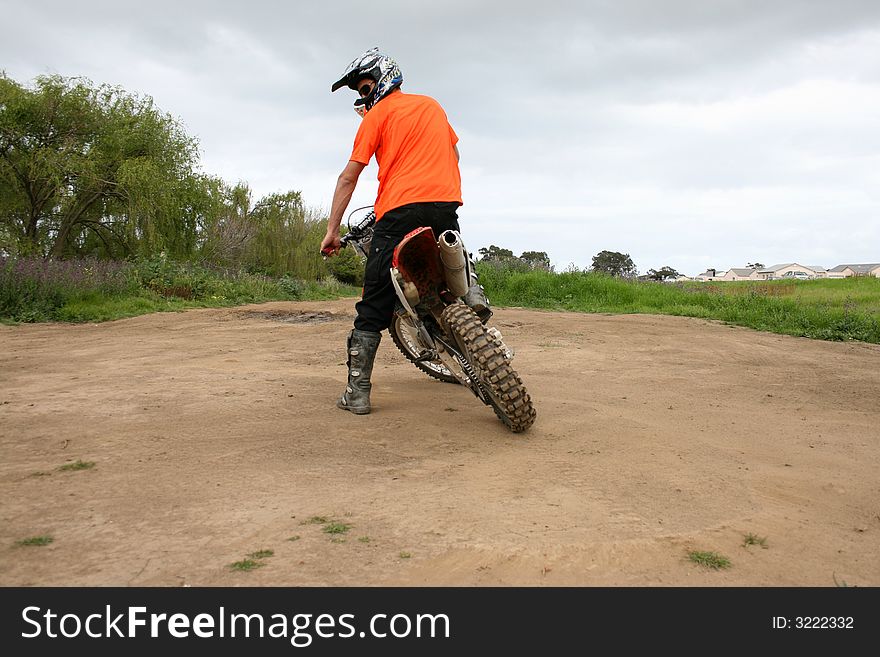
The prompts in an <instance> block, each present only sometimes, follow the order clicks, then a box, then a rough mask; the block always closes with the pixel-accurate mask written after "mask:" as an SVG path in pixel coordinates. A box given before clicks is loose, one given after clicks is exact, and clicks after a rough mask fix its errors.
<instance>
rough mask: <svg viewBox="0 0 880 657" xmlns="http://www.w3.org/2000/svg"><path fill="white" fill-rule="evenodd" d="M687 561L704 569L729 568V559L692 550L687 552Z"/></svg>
mask: <svg viewBox="0 0 880 657" xmlns="http://www.w3.org/2000/svg"><path fill="white" fill-rule="evenodd" d="M688 559H689V560H690V561H692V562H693V563H695V564H697V565H700V566H703V567H704V568H711V569H713V570H720V569H722V568H730V559H728V558H727V557H725V556H722V555H720V554H718V553H717V552H703V551H700V550H692V551H690V552H688Z"/></svg>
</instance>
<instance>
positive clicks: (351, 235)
mask: <svg viewBox="0 0 880 657" xmlns="http://www.w3.org/2000/svg"><path fill="white" fill-rule="evenodd" d="M367 208H369V209H370V211H369V212H368V213H367V214H366V216H364V218H363V219H361V220H360V221H359V222H358V223H357V224H355V225H354V226H352V225H351V217H352V215H354V213H355V212H358V211H359V210H366V209H367ZM375 223H376V213H375V212H374V211H373V206H371V205H366V206H364V207H362V208H357V209H355V210H352V211H351V213H350V214H349V215H348V232H347V233H346V234H345V235H343V236H342V237H341V238H340V239H339V248H338V249H334V248H333V247H328V248H326V249H321V255H322V256H323V257H324V259H325V260H326V259H327V258H328V257H329V256H331V255H333V254H334V253H338V252H339V251H341V250H342V249H344V248H345V247H346V245H348V244H349V243H350V242H354V243H355V249H357V250H358V251H359V252H360V251H361V247H362V243H363V242H368V241H369V240H370V239H371V238H372V234H373V225H374V224H375ZM364 255H365V253H364Z"/></svg>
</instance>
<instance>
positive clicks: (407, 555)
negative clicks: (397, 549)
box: [397, 552, 412, 559]
mask: <svg viewBox="0 0 880 657" xmlns="http://www.w3.org/2000/svg"><path fill="white" fill-rule="evenodd" d="M397 556H398V557H400V558H401V559H411V558H412V553H410V552H401V553H400V554H398V555H397Z"/></svg>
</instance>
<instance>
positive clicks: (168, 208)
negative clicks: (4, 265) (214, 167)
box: [0, 74, 207, 257]
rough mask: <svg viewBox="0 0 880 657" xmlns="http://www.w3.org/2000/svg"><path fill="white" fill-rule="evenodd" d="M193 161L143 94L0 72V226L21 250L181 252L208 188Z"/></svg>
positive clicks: (172, 125) (189, 248)
mask: <svg viewBox="0 0 880 657" xmlns="http://www.w3.org/2000/svg"><path fill="white" fill-rule="evenodd" d="M197 160H198V152H197V148H196V142H195V140H194V139H191V138H190V137H188V136H187V135H186V134H185V133H184V131H183V129H182V128H181V126H180V125H179V123H178V122H177V121H176V120H175V119H174V118H172V117H171V116H170V115H168V114H163V113H162V112H160V111H159V110H158V109H157V108H155V107H154V105H153V101H152V99H151V98H150V97H141V96H136V95H132V94H128V93H126V92H125V91H124V90H122V89H121V88H119V87H111V86H109V85H101V86H94V85H93V84H92V83H91V82H90V81H89V80H86V79H84V78H63V77H61V76H57V75H55V76H41V77H38V78H36V81H35V84H34V88H33V89H26V88H24V87H22V86H21V85H19V84H17V83H16V82H15V81H13V80H11V79H9V78H7V77H6V76H5V74H0V194H2V198H0V211H2V214H0V222H2V224H3V226H4V230H5V232H6V233H8V234H11V235H12V237H13V239H14V241H15V243H16V250H17V251H18V252H20V253H35V254H41V255H51V256H56V257H61V256H67V255H76V254H93V255H108V256H120V255H128V254H130V253H135V252H141V253H144V252H147V253H149V252H155V251H158V250H164V251H166V252H167V253H168V255H178V256H180V255H190V254H191V253H192V252H193V250H194V249H195V247H196V243H197V234H198V224H199V208H200V207H202V206H204V203H205V196H206V194H207V191H206V188H205V185H204V182H205V181H204V179H203V177H201V176H198V175H197V174H196V173H195V169H196V165H197ZM2 232H3V231H0V233H2Z"/></svg>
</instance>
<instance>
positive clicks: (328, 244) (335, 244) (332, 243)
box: [321, 233, 342, 258]
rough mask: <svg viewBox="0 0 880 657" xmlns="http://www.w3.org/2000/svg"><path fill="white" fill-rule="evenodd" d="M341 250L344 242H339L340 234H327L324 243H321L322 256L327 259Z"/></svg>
mask: <svg viewBox="0 0 880 657" xmlns="http://www.w3.org/2000/svg"><path fill="white" fill-rule="evenodd" d="M340 248H342V242H340V241H339V233H327V235H325V236H324V241H323V242H321V254H322V255H323V256H324V257H325V258H326V257H327V256H333V255H336V254H337V253H339V249H340Z"/></svg>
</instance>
